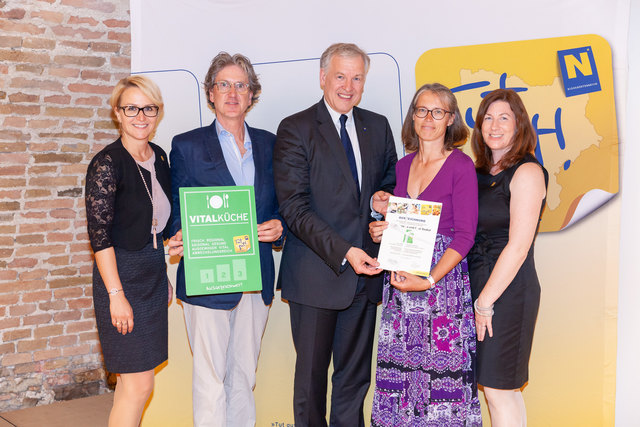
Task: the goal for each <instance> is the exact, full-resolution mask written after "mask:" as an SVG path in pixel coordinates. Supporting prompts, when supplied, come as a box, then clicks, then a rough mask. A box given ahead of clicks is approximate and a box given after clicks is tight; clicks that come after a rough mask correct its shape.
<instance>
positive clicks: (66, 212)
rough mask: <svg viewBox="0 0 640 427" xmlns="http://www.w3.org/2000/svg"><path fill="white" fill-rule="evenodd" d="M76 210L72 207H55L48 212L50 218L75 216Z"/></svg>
mask: <svg viewBox="0 0 640 427" xmlns="http://www.w3.org/2000/svg"><path fill="white" fill-rule="evenodd" d="M76 215H77V212H76V211H75V210H73V209H55V210H52V211H51V212H49V216H50V217H51V218H75V217H76Z"/></svg>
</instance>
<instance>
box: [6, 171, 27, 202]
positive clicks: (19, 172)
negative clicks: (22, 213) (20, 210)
mask: <svg viewBox="0 0 640 427" xmlns="http://www.w3.org/2000/svg"><path fill="white" fill-rule="evenodd" d="M26 170H27V167H26V166H9V167H8V168H2V167H0V175H4V176H8V175H15V176H23V175H24V173H25V171H26ZM18 197H19V196H18Z"/></svg>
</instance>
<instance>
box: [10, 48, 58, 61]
mask: <svg viewBox="0 0 640 427" xmlns="http://www.w3.org/2000/svg"><path fill="white" fill-rule="evenodd" d="M0 61H8V62H26V63H30V64H48V63H49V62H51V59H50V58H49V55H48V54H46V53H35V52H30V51H25V50H4V49H0Z"/></svg>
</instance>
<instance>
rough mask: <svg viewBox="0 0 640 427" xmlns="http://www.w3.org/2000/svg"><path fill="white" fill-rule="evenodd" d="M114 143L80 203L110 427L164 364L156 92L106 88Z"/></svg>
mask: <svg viewBox="0 0 640 427" xmlns="http://www.w3.org/2000/svg"><path fill="white" fill-rule="evenodd" d="M110 104H111V108H112V109H113V113H114V115H115V116H116V118H117V120H118V122H119V124H120V138H118V140H117V141H115V142H113V143H111V144H109V145H107V146H106V147H105V148H104V149H103V150H102V151H100V152H99V153H98V154H96V156H95V157H94V158H93V159H92V160H91V163H90V164H89V167H88V169H87V179H86V191H85V201H86V209H87V228H88V232H89V240H90V242H91V247H92V249H93V252H94V255H95V264H94V268H93V303H94V310H95V315H96V324H97V327H98V336H99V338H100V345H101V347H102V354H103V356H104V363H105V366H106V368H107V370H108V371H110V372H113V373H117V374H118V380H117V384H116V391H115V393H114V397H113V407H112V409H111V413H110V415H109V426H118V427H120V426H131V427H134V426H138V425H139V423H140V418H141V416H142V410H143V409H144V406H145V403H146V402H147V400H148V398H149V396H150V394H151V391H152V390H153V383H154V368H155V367H156V366H158V365H159V364H161V363H163V362H164V361H165V360H167V347H168V346H167V342H168V334H167V303H168V300H169V301H170V299H171V296H172V294H173V290H172V289H171V285H170V284H169V283H168V280H167V268H166V264H165V257H164V247H163V244H162V242H163V236H162V233H163V230H164V229H165V225H166V224H167V221H168V219H169V216H170V214H171V204H170V202H169V200H170V199H171V183H170V174H169V163H168V161H167V155H166V153H165V152H164V150H162V148H160V147H159V146H157V145H155V144H153V143H151V142H149V137H150V136H151V135H152V134H153V132H154V131H155V129H156V126H157V124H158V122H159V120H160V118H161V117H162V107H163V103H162V95H161V94H160V89H159V88H158V87H157V86H156V85H155V83H153V82H152V81H151V80H149V79H148V78H146V77H143V76H129V77H125V78H124V79H122V80H120V82H118V84H117V85H116V87H115V88H114V90H113V93H112V95H111V100H110Z"/></svg>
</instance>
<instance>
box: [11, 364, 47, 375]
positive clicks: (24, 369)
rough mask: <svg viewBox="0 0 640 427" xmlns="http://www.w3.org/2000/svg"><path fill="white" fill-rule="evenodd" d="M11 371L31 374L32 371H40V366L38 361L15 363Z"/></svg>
mask: <svg viewBox="0 0 640 427" xmlns="http://www.w3.org/2000/svg"><path fill="white" fill-rule="evenodd" d="M13 372H14V373H15V374H16V375H17V376H20V375H24V374H33V373H34V372H42V366H41V364H40V363H38V362H33V363H20V364H18V365H15V367H14V368H13Z"/></svg>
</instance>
